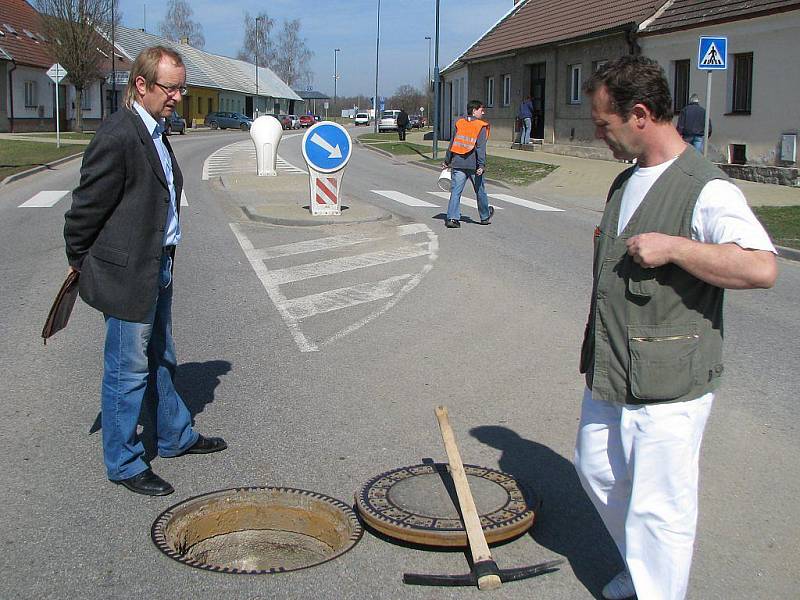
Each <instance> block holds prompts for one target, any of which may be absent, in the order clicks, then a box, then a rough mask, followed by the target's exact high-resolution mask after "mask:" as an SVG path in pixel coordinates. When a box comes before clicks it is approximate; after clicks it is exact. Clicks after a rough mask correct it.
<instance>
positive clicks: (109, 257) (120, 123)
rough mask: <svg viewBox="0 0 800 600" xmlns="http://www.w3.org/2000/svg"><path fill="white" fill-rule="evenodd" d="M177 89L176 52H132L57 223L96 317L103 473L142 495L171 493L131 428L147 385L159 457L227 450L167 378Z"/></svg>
mask: <svg viewBox="0 0 800 600" xmlns="http://www.w3.org/2000/svg"><path fill="white" fill-rule="evenodd" d="M185 85H186V69H185V67H184V65H183V60H182V59H181V56H180V55H179V54H178V53H177V52H175V51H174V50H172V49H170V48H165V47H162V46H156V47H152V48H147V49H145V50H143V51H142V53H141V54H139V56H138V57H137V58H136V61H135V62H134V64H133V67H132V68H131V72H130V76H129V79H128V87H127V89H126V91H125V107H124V108H123V109H122V110H120V111H118V112H116V113H114V114H113V115H112V116H111V117H109V118H108V119H107V120H106V121H105V122H104V123H103V124H102V125H101V126H100V127H99V128H98V130H97V133H96V135H95V137H94V139H93V140H92V142H91V144H89V146H88V148H87V149H86V152H85V153H84V157H83V164H82V165H81V180H80V184H79V185H78V187H77V188H76V189H75V190H74V191H73V193H72V207H71V208H70V210H69V211H68V212H67V214H66V215H65V219H66V223H65V226H64V238H65V240H66V252H67V259H68V261H69V265H70V267H69V268H70V269H71V270H76V271H80V280H79V281H80V283H79V288H80V295H81V298H82V299H83V300H84V302H86V303H87V304H88V305H90V306H92V307H94V308H96V309H97V310H99V311H100V312H102V313H103V315H104V317H105V325H106V340H105V348H104V355H103V359H104V371H103V382H102V390H101V405H102V428H103V457H104V460H105V464H106V469H107V472H108V478H109V479H110V480H111V481H113V482H115V483H119V484H121V485H123V486H125V487H126V488H128V489H129V490H131V491H132V492H136V493H138V494H145V495H149V496H163V495H166V494H170V493H172V492H173V491H174V490H173V488H172V486H171V485H170V484H169V483H167V482H166V481H164V480H163V479H162V478H161V477H159V476H158V475H156V474H155V473H153V471H152V470H151V469H150V466H149V465H148V464H147V463H146V462H145V460H144V457H145V456H144V455H145V451H144V446H143V444H142V442H141V440H140V439H139V436H138V434H137V431H136V427H137V424H138V421H139V413H140V411H141V407H142V401H143V399H144V395H145V390H146V389H147V387H148V380H150V383H151V384H154V388H155V391H156V393H157V397H158V408H157V411H156V438H157V442H158V454H159V455H160V456H162V457H174V456H180V455H182V454H207V453H210V452H217V451H219V450H224V449H225V448H227V444H226V443H225V441H224V440H222V439H221V438H206V437H204V436H202V435H200V434H199V433H197V432H196V431H194V429H193V428H192V416H191V413H190V412H189V410H188V408H187V407H186V405H185V404H184V402H183V400H182V399H181V397H180V396H179V395H178V393H177V391H176V390H175V385H174V381H173V378H174V375H175V369H176V366H177V361H176V358H175V348H174V345H173V341H172V285H171V284H172V261H173V258H174V256H175V248H176V246H177V245H178V244H179V243H180V240H181V227H180V221H179V212H180V202H179V199H180V197H181V190H182V188H183V177H182V175H181V171H180V169H179V168H178V163H177V161H176V160H175V155H174V154H173V152H172V148H171V147H170V144H169V142H168V141H167V138H166V137H165V136H164V133H163V132H164V118H165V117H168V116H170V115H171V114H172V113H173V112H174V110H175V107H176V105H177V104H178V103H179V102H180V100H181V96H182V95H183V94H185V93H186V88H185Z"/></svg>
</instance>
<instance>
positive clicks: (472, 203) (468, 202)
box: [428, 192, 503, 210]
mask: <svg viewBox="0 0 800 600" xmlns="http://www.w3.org/2000/svg"><path fill="white" fill-rule="evenodd" d="M428 193H429V194H431V195H432V196H437V197H439V198H444V199H445V200H450V193H449V192H428ZM461 204H466V205H467V206H471V207H472V208H478V202H477V201H476V200H473V199H472V198H466V197H465V196H461ZM495 208H496V209H497V210H503V207H502V206H495Z"/></svg>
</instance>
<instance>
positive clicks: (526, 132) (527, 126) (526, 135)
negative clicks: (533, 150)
mask: <svg viewBox="0 0 800 600" xmlns="http://www.w3.org/2000/svg"><path fill="white" fill-rule="evenodd" d="M519 143H520V144H530V143H531V117H523V119H522V136H521V137H520V138H519Z"/></svg>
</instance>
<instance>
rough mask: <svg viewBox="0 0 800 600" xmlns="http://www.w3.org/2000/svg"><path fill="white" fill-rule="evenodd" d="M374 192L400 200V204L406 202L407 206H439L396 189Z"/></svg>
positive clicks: (396, 200) (390, 198)
mask: <svg viewBox="0 0 800 600" xmlns="http://www.w3.org/2000/svg"><path fill="white" fill-rule="evenodd" d="M372 193H373V194H378V195H380V196H383V197H385V198H389V200H394V201H395V202H399V203H400V204H405V205H407V206H429V207H432V208H438V207H437V206H436V205H435V204H431V203H430V202H425V200H420V199H419V198H414V197H413V196H409V195H407V194H404V193H403V192H397V191H395V190H372Z"/></svg>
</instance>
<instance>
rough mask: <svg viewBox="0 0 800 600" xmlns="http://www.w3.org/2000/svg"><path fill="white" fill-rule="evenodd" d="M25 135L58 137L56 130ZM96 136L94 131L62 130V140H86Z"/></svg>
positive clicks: (48, 137)
mask: <svg viewBox="0 0 800 600" xmlns="http://www.w3.org/2000/svg"><path fill="white" fill-rule="evenodd" d="M25 135H30V136H36V137H41V138H47V139H51V138H52V139H54V140H55V139H56V132H55V131H48V132H46V133H29V134H25ZM93 137H94V132H93V131H92V132H84V133H75V132H74V131H62V132H61V139H62V140H86V141H91V139H92V138H93Z"/></svg>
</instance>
